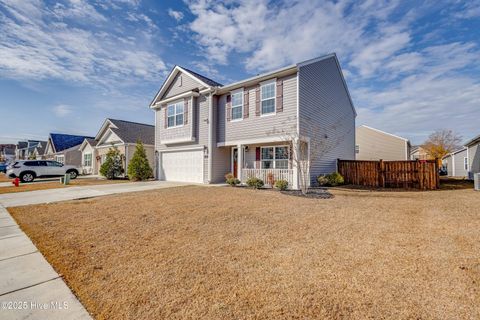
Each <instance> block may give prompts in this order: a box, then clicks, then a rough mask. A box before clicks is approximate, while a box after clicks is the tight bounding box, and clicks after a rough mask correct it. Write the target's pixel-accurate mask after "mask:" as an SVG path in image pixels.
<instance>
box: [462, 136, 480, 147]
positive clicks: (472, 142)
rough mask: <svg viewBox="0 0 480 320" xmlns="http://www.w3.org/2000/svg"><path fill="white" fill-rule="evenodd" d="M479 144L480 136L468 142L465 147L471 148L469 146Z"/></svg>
mask: <svg viewBox="0 0 480 320" xmlns="http://www.w3.org/2000/svg"><path fill="white" fill-rule="evenodd" d="M478 142H480V135H478V136H476V137H474V138H473V139H470V140H468V141H467V142H466V143H465V144H464V145H465V146H467V147H469V146H471V145H472V144H476V143H478Z"/></svg>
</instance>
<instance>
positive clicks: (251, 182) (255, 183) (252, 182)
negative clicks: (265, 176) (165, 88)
mask: <svg viewBox="0 0 480 320" xmlns="http://www.w3.org/2000/svg"><path fill="white" fill-rule="evenodd" d="M263 185H264V183H263V180H262V179H258V178H255V177H252V178H248V179H247V186H249V187H252V188H253V189H260V188H262V187H263Z"/></svg>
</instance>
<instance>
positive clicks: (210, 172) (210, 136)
mask: <svg viewBox="0 0 480 320" xmlns="http://www.w3.org/2000/svg"><path fill="white" fill-rule="evenodd" d="M216 92H217V90H216V89H212V90H210V95H209V100H208V183H212V180H213V179H212V177H213V122H214V119H213V115H214V113H213V95H214V94H215V93H216Z"/></svg>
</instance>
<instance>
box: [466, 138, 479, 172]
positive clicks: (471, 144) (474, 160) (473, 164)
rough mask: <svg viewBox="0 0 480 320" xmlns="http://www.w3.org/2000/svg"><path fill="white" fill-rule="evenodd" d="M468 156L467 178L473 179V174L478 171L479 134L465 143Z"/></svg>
mask: <svg viewBox="0 0 480 320" xmlns="http://www.w3.org/2000/svg"><path fill="white" fill-rule="evenodd" d="M465 147H466V148H467V158H468V178H469V179H473V174H475V173H480V135H478V136H476V137H475V138H473V139H471V140H469V141H468V142H467V143H465Z"/></svg>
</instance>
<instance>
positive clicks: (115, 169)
mask: <svg viewBox="0 0 480 320" xmlns="http://www.w3.org/2000/svg"><path fill="white" fill-rule="evenodd" d="M123 172H124V169H123V161H122V155H121V154H120V150H118V148H117V147H116V146H113V147H112V148H110V149H108V152H107V155H106V158H105V162H104V163H102V165H101V166H100V174H101V175H102V176H104V177H105V178H107V179H109V180H112V179H115V178H116V177H118V176H119V175H121V174H123Z"/></svg>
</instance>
